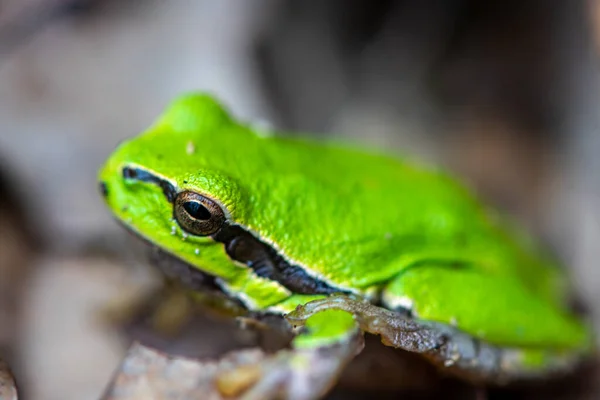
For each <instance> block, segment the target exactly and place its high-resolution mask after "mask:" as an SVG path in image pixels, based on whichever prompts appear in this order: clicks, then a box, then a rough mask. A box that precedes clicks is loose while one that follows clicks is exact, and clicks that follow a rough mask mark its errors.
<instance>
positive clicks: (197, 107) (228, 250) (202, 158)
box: [99, 94, 337, 308]
mask: <svg viewBox="0 0 600 400" xmlns="http://www.w3.org/2000/svg"><path fill="white" fill-rule="evenodd" d="M261 140H263V138H262V137H261V136H259V135H256V133H255V132H254V131H253V130H251V129H249V128H248V127H246V126H244V125H241V124H239V123H237V122H236V121H235V120H233V119H232V118H231V117H230V116H229V114H228V113H227V112H226V111H225V110H224V109H223V108H222V106H221V105H220V104H218V103H217V102H215V100H214V99H213V98H212V97H210V96H207V95H202V94H190V95H186V96H182V97H180V98H179V99H177V100H176V101H175V102H174V103H173V104H171V105H170V106H169V108H168V109H167V110H166V112H165V113H164V114H163V116H162V117H161V118H159V120H158V121H157V122H156V123H155V124H154V125H153V126H152V127H150V128H149V129H148V130H147V131H146V132H145V133H143V134H142V135H140V136H138V137H136V138H133V139H131V140H129V141H127V142H124V143H122V144H121V145H120V146H119V148H118V149H117V150H116V151H115V152H114V153H113V155H112V156H111V157H110V158H109V159H108V161H107V162H106V164H105V165H104V167H103V169H102V170H101V172H100V175H99V179H100V182H101V189H102V193H103V195H104V197H105V200H106V202H107V204H108V206H109V207H110V208H111V209H112V212H113V213H114V214H115V215H116V217H117V218H118V219H119V220H120V221H121V222H122V223H124V224H125V225H126V226H127V227H128V228H129V229H130V230H131V231H133V232H135V233H136V234H137V235H139V236H141V237H142V238H144V239H145V240H146V241H148V242H149V243H151V244H152V245H153V246H155V248H158V249H160V250H162V252H161V254H163V253H166V254H167V255H169V256H170V257H172V258H173V259H174V260H177V263H178V265H179V267H178V271H177V275H182V271H181V268H182V267H181V261H183V262H184V263H185V264H187V267H188V269H187V271H186V272H185V274H187V275H188V277H189V275H190V274H192V275H193V274H194V273H197V274H201V276H198V275H195V277H194V276H192V277H191V278H190V280H195V279H196V278H198V277H199V278H201V279H202V281H203V282H206V281H211V282H213V283H215V282H216V285H217V286H220V287H221V288H222V289H223V290H225V291H226V292H229V293H230V294H232V295H235V296H236V297H237V298H238V299H240V300H241V301H243V302H244V303H245V304H246V305H247V306H249V307H251V308H262V307H265V306H268V305H271V304H275V303H277V302H280V301H281V300H283V299H286V298H287V297H289V296H290V294H291V293H302V294H315V293H331V292H334V291H337V290H335V289H334V288H333V287H332V286H330V285H328V284H327V283H325V282H324V281H322V280H320V279H318V278H316V277H313V276H310V275H309V274H307V273H306V272H305V271H304V269H303V268H301V267H299V266H298V265H292V264H293V263H291V262H290V261H289V260H286V259H285V257H284V256H282V254H281V253H280V252H279V249H278V248H277V245H276V244H274V243H273V242H271V241H270V239H269V238H263V237H261V236H262V235H261V233H262V231H263V230H264V229H273V228H272V227H273V226H274V225H277V224H287V225H293V223H292V222H291V221H287V222H286V218H285V217H283V216H282V212H281V209H280V207H279V208H278V207H275V206H272V204H275V203H277V202H276V201H274V200H273V199H274V198H277V195H278V194H277V193H274V192H273V191H277V190H285V188H283V186H285V185H275V186H274V185H273V184H272V182H274V180H273V179H272V177H271V176H270V175H269V173H270V172H271V171H268V170H266V169H268V168H266V166H265V163H264V160H265V158H266V157H268V154H267V153H265V149H264V146H262V145H261V143H260V142H261ZM257 159H258V160H262V161H263V162H257V161H256V160H257ZM267 164H268V163H267ZM263 180H264V181H263ZM269 182H270V183H269ZM278 188H279V189H278ZM281 195H284V194H283V193H281ZM267 226H269V227H271V228H266V227H267ZM292 228H293V227H292Z"/></svg>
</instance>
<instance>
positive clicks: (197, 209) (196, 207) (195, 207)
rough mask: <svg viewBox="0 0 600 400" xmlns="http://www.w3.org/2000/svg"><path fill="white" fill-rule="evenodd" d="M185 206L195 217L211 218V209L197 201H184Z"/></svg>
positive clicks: (204, 219) (205, 219)
mask: <svg viewBox="0 0 600 400" xmlns="http://www.w3.org/2000/svg"><path fill="white" fill-rule="evenodd" d="M183 208H184V209H185V211H187V212H188V214H190V216H192V217H193V218H195V219H200V220H202V221H207V220H209V219H210V211H208V210H207V209H206V207H204V206H203V205H202V204H200V203H199V202H197V201H186V202H185V203H183Z"/></svg>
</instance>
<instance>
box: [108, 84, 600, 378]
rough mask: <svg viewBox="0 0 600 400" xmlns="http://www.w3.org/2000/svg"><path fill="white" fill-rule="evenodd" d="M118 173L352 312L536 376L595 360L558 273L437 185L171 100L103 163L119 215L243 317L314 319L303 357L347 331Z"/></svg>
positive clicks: (466, 198) (513, 233) (451, 189)
mask: <svg viewBox="0 0 600 400" xmlns="http://www.w3.org/2000/svg"><path fill="white" fill-rule="evenodd" d="M125 167H128V168H136V169H138V170H143V171H146V172H148V173H150V174H151V175H152V176H154V177H156V178H159V179H162V180H164V181H166V182H168V183H170V185H171V186H172V187H173V188H175V189H176V191H177V192H182V191H192V192H195V193H199V194H201V195H203V196H205V197H207V198H209V199H212V200H213V201H215V202H216V203H217V204H219V205H220V206H221V207H222V209H223V210H224V212H225V215H226V218H227V221H228V222H229V223H230V224H234V225H239V226H241V227H242V228H244V229H245V230H246V231H248V232H251V233H252V235H254V237H256V238H258V239H260V240H261V241H262V242H263V243H266V244H268V245H270V246H271V247H272V248H274V249H275V251H276V252H277V253H278V254H279V255H280V256H281V257H282V258H283V259H284V260H286V261H287V262H288V263H289V264H293V265H295V266H298V267H299V268H301V270H303V271H304V272H306V274H308V276H310V277H313V278H315V279H318V280H319V281H321V282H324V283H326V284H327V285H328V286H329V287H331V288H334V289H336V290H339V291H341V292H345V293H346V294H352V296H351V297H352V298H353V299H354V300H348V301H360V300H361V299H366V300H368V301H369V302H372V303H374V304H378V305H380V306H381V307H383V308H385V309H388V310H402V311H403V313H404V314H403V315H407V312H410V318H412V319H414V320H418V321H424V322H426V323H427V322H434V323H439V324H440V326H450V327H455V328H456V329H457V330H458V331H460V332H463V333H466V334H468V335H470V336H471V337H473V338H476V339H478V340H481V341H482V342H485V343H486V344H490V345H492V346H494V347H495V348H498V349H504V348H510V349H517V350H519V351H520V354H522V355H523V357H522V358H523V360H525V361H523V362H522V364H523V365H527V367H528V368H534V369H535V368H538V367H539V370H540V371H543V370H544V367H545V366H546V365H545V364H546V363H550V361H548V360H550V359H553V358H556V355H557V354H560V355H565V354H567V355H573V354H578V355H579V354H584V353H586V352H588V351H589V349H590V343H591V333H590V331H589V328H588V326H587V325H586V324H585V323H584V322H583V321H582V320H581V319H579V317H577V316H576V315H574V314H573V313H572V312H571V310H570V308H569V307H568V305H567V300H568V295H569V294H568V292H567V289H568V285H567V284H566V282H567V280H566V278H565V276H564V275H563V273H562V271H561V270H560V269H559V268H557V266H556V265H555V264H554V263H553V261H552V260H551V259H549V258H548V257H547V256H546V255H545V254H544V253H543V252H541V251H540V250H539V248H538V247H537V246H536V244H535V243H533V242H532V241H531V240H530V238H529V237H527V236H526V235H524V234H522V233H521V232H520V231H518V230H517V229H515V228H514V227H512V226H510V225H509V224H508V223H507V222H506V221H505V220H503V219H501V218H500V217H499V215H498V214H497V213H495V212H494V211H493V210H491V209H489V208H488V207H486V206H484V205H482V204H481V203H480V202H479V201H478V199H477V198H476V197H475V196H474V195H473V194H472V193H471V192H470V191H469V190H467V189H466V188H465V187H463V186H462V185H461V184H459V183H458V182H457V181H456V180H454V179H452V178H451V177H449V176H448V175H446V174H445V173H444V172H441V171H438V170H435V169H432V168H428V167H425V166H421V165H418V164H416V163H414V162H409V161H408V160H404V159H399V158H395V157H391V156H388V155H383V154H377V153H370V152H364V151H360V150H357V149H354V148H349V147H345V146H340V145H333V144H323V143H318V142H313V141H310V140H307V139H299V138H290V137H282V136H281V137H280V136H273V135H272V134H271V133H270V132H264V131H259V130H257V129H256V128H253V127H251V126H249V125H247V124H243V123H241V122H239V121H236V120H235V119H233V118H232V117H231V116H230V115H229V114H228V113H227V111H226V110H225V109H224V108H223V107H222V106H221V105H220V104H219V103H218V102H216V101H215V100H214V99H213V98H212V97H210V96H208V95H204V94H188V95H184V96H181V97H180V98H178V99H177V100H176V101H174V102H173V103H172V104H171V105H170V106H169V107H168V109H167V110H166V111H165V113H164V114H163V115H162V116H161V117H160V118H159V119H158V121H157V122H156V123H155V124H154V125H153V126H152V127H150V128H149V129H148V130H147V131H146V132H144V133H143V134H141V135H140V136H138V137H136V138H134V139H131V140H129V141H127V142H124V143H123V144H121V145H120V146H119V148H118V149H117V150H116V151H115V152H114V153H113V154H112V156H111V157H110V158H109V159H108V161H107V162H106V164H105V165H104V167H103V169H102V170H101V172H100V175H99V179H100V181H101V182H102V183H103V185H104V188H105V192H106V195H105V199H106V202H107V204H108V206H109V207H110V208H111V210H112V212H113V213H114V214H115V215H116V217H117V218H118V219H119V220H121V221H122V222H123V223H124V224H125V225H126V226H127V227H129V228H130V229H131V230H132V231H134V232H135V233H137V234H138V235H140V236H142V237H143V238H145V239H146V240H147V241H149V242H150V243H152V244H154V245H156V246H158V247H159V248H161V249H163V250H164V251H166V252H168V253H169V254H171V255H173V256H175V257H177V258H178V259H180V260H183V261H184V262H185V263H187V264H189V265H190V266H193V267H194V268H197V269H199V270H201V271H203V272H205V273H208V274H210V275H213V276H215V277H217V278H218V279H217V280H218V283H219V285H220V287H221V288H222V290H224V291H225V292H226V293H227V295H228V296H231V297H232V298H235V299H237V300H238V301H240V302H241V303H242V304H243V305H244V306H245V307H246V308H248V309H249V310H257V311H269V312H273V313H281V314H285V313H289V312H291V311H293V310H294V309H296V307H297V306H299V305H302V307H300V308H298V310H296V311H295V312H294V313H295V314H297V316H300V320H307V319H308V320H309V321H308V323H307V325H308V328H309V329H308V330H307V331H306V333H305V334H304V335H300V336H298V337H297V339H296V344H297V345H298V346H303V347H306V346H309V345H310V344H311V341H312V342H313V343H314V345H315V346H320V345H322V344H323V343H325V342H327V338H326V336H327V335H330V337H331V338H332V339H331V341H335V340H336V338H341V337H343V336H344V332H348V331H349V329H350V328H349V326H350V325H353V324H348V319H347V318H344V317H339V318H338V317H333V318H319V317H318V316H317V315H318V314H319V312H316V315H314V314H315V313H312V312H309V311H307V309H306V308H304V305H305V304H306V303H308V302H309V301H311V300H315V299H324V298H326V297H327V296H326V295H325V294H318V293H317V294H297V293H294V292H293V291H292V290H290V289H288V288H286V287H285V286H284V285H283V284H282V283H280V282H278V281H277V280H275V279H271V278H269V277H261V276H258V275H257V274H256V273H255V271H254V270H253V269H252V268H250V267H249V266H247V265H244V264H242V263H240V262H238V261H235V260H232V259H231V258H230V257H229V255H228V254H227V252H226V251H225V246H224V245H223V243H219V242H217V241H215V240H214V239H213V238H212V237H211V236H200V235H194V234H190V233H189V232H186V231H185V230H184V229H183V228H182V226H181V224H179V223H178V221H177V220H176V219H175V218H174V213H173V208H174V204H173V203H172V202H170V201H169V199H168V198H167V197H166V196H165V194H164V193H163V190H162V189H161V187H159V185H157V184H156V182H145V181H141V180H139V179H130V178H127V177H124V175H123V168H125ZM332 307H333V308H344V307H337V306H336V307H334V306H332ZM347 311H348V310H347ZM294 313H292V316H293V315H294ZM303 313H304V314H303ZM348 313H350V314H356V312H355V311H348ZM354 316H355V317H356V315H354ZM317 325H321V326H320V327H317ZM327 325H328V326H327ZM436 326H437V325H436ZM361 328H363V330H369V328H368V327H365V326H364V325H361ZM400 347H401V346H400ZM409 350H410V349H409ZM540 354H541V356H539V355H540Z"/></svg>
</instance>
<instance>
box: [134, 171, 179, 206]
mask: <svg viewBox="0 0 600 400" xmlns="http://www.w3.org/2000/svg"><path fill="white" fill-rule="evenodd" d="M123 178H125V179H133V180H136V181H141V182H148V183H153V184H155V185H157V186H158V187H160V188H161V189H162V191H163V193H164V195H165V197H166V198H167V200H168V201H169V203H172V202H173V201H175V197H176V196H177V189H176V188H175V186H173V185H172V184H171V182H169V181H167V180H165V179H161V178H159V177H158V176H156V175H152V174H151V173H150V172H148V171H146V170H143V169H141V168H131V167H124V168H123Z"/></svg>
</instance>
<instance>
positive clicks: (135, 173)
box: [123, 167, 348, 294]
mask: <svg viewBox="0 0 600 400" xmlns="http://www.w3.org/2000/svg"><path fill="white" fill-rule="evenodd" d="M123 177H124V178H126V179H133V180H138V181H142V182H148V183H153V184H155V185H157V186H159V187H160V188H162V191H163V193H164V194H165V197H166V198H167V200H168V201H169V202H170V203H173V202H174V201H175V197H177V189H176V188H175V186H173V185H172V184H171V183H170V182H169V181H167V180H164V179H161V178H159V177H158V176H156V175H153V174H152V173H150V172H148V171H146V170H143V169H141V168H132V167H124V168H123ZM212 238H213V239H214V240H215V241H217V242H220V243H223V244H224V245H225V251H226V252H227V255H229V257H231V259H233V260H235V261H237V262H240V263H242V264H245V265H247V266H248V267H250V268H252V270H254V272H255V273H256V274H257V275H258V276H261V277H263V278H267V279H271V280H274V281H277V282H279V283H280V284H281V285H283V286H284V287H286V288H287V289H288V290H290V291H291V292H292V293H297V294H333V293H348V292H347V291H344V290H340V289H338V288H334V287H332V286H330V285H329V284H327V283H326V282H323V281H322V280H320V279H317V278H314V277H312V276H310V275H309V274H308V273H306V271H305V270H304V269H303V268H302V267H300V266H298V265H293V264H290V263H289V262H287V261H286V260H285V259H284V258H283V257H282V256H281V255H280V254H279V253H278V252H277V250H275V249H274V248H273V247H271V246H269V245H268V244H266V243H264V242H262V241H261V240H259V239H257V238H256V237H254V235H252V234H251V233H250V232H248V231H247V230H245V229H244V228H243V227H241V226H239V225H235V224H231V223H229V222H227V221H226V222H225V224H224V225H223V227H222V228H221V229H220V230H219V231H218V232H217V233H216V234H214V235H213V236H212ZM194 269H195V268H194Z"/></svg>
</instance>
